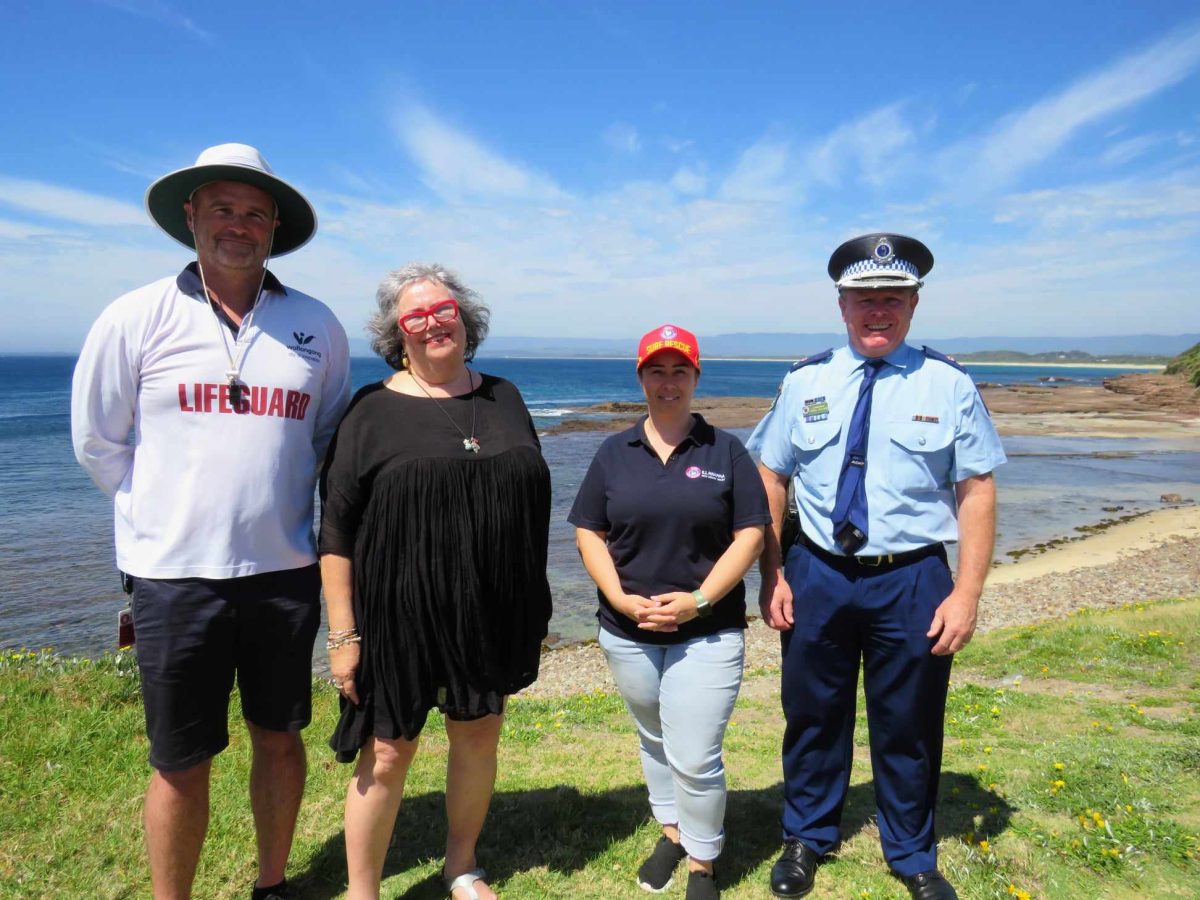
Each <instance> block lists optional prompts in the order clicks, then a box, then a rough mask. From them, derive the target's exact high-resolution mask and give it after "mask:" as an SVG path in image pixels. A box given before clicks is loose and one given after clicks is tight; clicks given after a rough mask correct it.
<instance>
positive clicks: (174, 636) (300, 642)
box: [133, 564, 321, 772]
mask: <svg viewBox="0 0 1200 900" xmlns="http://www.w3.org/2000/svg"><path fill="white" fill-rule="evenodd" d="M320 596H321V574H320V569H319V568H318V567H317V566H316V565H315V564H314V565H311V566H305V567H304V568H301V569H288V570H286V571H282V572H264V573H262V574H259V575H247V576H245V577H242V578H230V579H224V580H219V579H208V578H175V579H156V578H135V579H133V621H134V630H135V633H136V635H137V640H136V643H135V644H134V649H135V650H136V652H137V660H138V668H139V669H140V670H141V673H142V702H143V703H144V704H145V707H146V734H147V736H148V737H149V738H150V765H152V766H154V768H156V769H158V770H159V771H162V772H177V771H180V770H182V769H188V768H191V767H192V766H194V765H197V764H198V763H201V762H203V761H204V760H206V759H210V758H212V757H213V756H216V755H217V754H218V753H220V752H221V751H222V750H224V749H225V747H226V746H228V744H229V728H228V721H229V695H230V692H231V691H232V690H233V681H234V678H235V677H236V678H237V683H238V690H239V692H240V694H241V700H242V715H243V716H244V717H245V718H246V721H248V722H251V723H253V724H254V725H257V726H258V727H260V728H265V729H267V730H269V731H299V730H300V729H301V728H303V727H304V726H305V725H307V724H308V723H309V720H310V719H311V718H312V650H313V641H314V640H315V639H316V636H317V627H318V625H319V624H320V620H321V607H320V603H321V601H320Z"/></svg>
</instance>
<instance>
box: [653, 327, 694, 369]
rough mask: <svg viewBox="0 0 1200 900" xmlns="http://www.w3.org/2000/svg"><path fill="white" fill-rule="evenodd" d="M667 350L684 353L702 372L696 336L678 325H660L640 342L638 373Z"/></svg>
mask: <svg viewBox="0 0 1200 900" xmlns="http://www.w3.org/2000/svg"><path fill="white" fill-rule="evenodd" d="M666 350H675V351H677V352H679V353H682V354H683V355H684V356H686V357H687V361H688V362H690V363H691V364H692V365H693V366H695V367H696V371H697V372H699V371H700V342H699V341H697V340H696V336H695V335H694V334H692V333H691V332H690V331H688V330H687V329H686V328H680V327H679V326H678V325H660V326H659V327H658V328H655V329H653V330H651V331H647V332H646V333H645V334H644V335H642V339H641V340H640V341H638V355H637V368H638V371H639V372H640V371H641V370H642V366H644V365H645V364H646V363H648V362H649V361H650V357H652V356H657V355H658V354H659V353H662V352H664V351H666Z"/></svg>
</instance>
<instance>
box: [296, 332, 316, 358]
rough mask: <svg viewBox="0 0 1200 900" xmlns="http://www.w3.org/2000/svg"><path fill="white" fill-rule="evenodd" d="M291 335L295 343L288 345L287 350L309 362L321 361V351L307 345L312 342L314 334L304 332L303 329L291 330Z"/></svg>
mask: <svg viewBox="0 0 1200 900" xmlns="http://www.w3.org/2000/svg"><path fill="white" fill-rule="evenodd" d="M292 337H293V338H295V339H296V343H294V344H292V345H291V346H290V347H288V349H289V350H291V351H292V352H293V353H295V354H297V355H298V356H303V357H304V358H305V359H307V360H309V361H311V362H320V361H321V351H320V350H313V349H312V348H311V347H309V346H308V345H309V344H311V343H312V342H313V338H315V337H316V335H315V334H305V333H304V332H303V331H293V332H292Z"/></svg>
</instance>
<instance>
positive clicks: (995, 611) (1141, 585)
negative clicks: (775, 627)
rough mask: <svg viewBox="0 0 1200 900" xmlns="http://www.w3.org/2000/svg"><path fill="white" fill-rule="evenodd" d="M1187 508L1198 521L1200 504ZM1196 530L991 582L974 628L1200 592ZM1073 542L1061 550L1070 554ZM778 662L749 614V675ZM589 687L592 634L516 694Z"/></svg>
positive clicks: (550, 655)
mask: <svg viewBox="0 0 1200 900" xmlns="http://www.w3.org/2000/svg"><path fill="white" fill-rule="evenodd" d="M1191 511H1192V513H1193V514H1194V519H1195V521H1196V522H1197V523H1200V510H1198V509H1196V508H1192V510H1191ZM1129 524H1130V526H1136V525H1137V523H1129ZM1122 527H1124V526H1118V527H1117V528H1115V529H1113V531H1110V532H1109V534H1112V533H1113V532H1114V531H1115V532H1119V531H1120V530H1121V528H1122ZM1193 532H1197V534H1193ZM1198 535H1200V526H1198V527H1193V528H1190V529H1188V533H1187V534H1176V535H1172V536H1169V537H1165V538H1163V539H1161V540H1159V541H1158V542H1157V543H1156V544H1155V546H1152V547H1149V548H1147V549H1143V550H1140V551H1137V552H1134V553H1130V554H1127V555H1122V556H1120V557H1119V558H1114V559H1111V560H1110V561H1109V562H1106V563H1103V564H1100V565H1087V564H1085V565H1082V566H1079V567H1073V568H1066V569H1062V570H1058V569H1054V570H1051V571H1048V572H1045V573H1044V574H1038V575H1035V576H1034V577H1031V578H1021V577H1019V575H1018V577H1012V576H1010V577H1008V578H1006V579H1004V581H1003V583H998V584H993V585H989V586H988V587H987V588H986V589H985V590H984V593H983V599H982V600H981V601H980V604H979V631H980V632H985V631H990V630H993V629H996V628H1005V627H1008V626H1013V625H1028V624H1032V623H1035V622H1043V621H1048V620H1055V619H1061V618H1064V617H1065V616H1067V615H1068V614H1070V613H1072V612H1076V611H1078V610H1080V609H1085V608H1087V609H1094V610H1101V609H1114V608H1116V607H1120V606H1124V605H1125V604H1127V603H1139V602H1142V601H1146V600H1161V599H1168V598H1175V597H1194V596H1200V536H1198ZM1088 540H1093V539H1087V540H1085V541H1083V542H1081V543H1080V544H1078V545H1074V547H1075V548H1079V547H1082V546H1085V545H1086V544H1087V543H1088ZM1072 549H1073V548H1062V549H1061V550H1059V551H1058V552H1059V553H1063V554H1067V553H1070V552H1071V550H1072ZM1078 558H1079V557H1076V559H1078ZM1067 564H1068V565H1070V563H1067ZM1026 565H1030V564H1027V563H1017V564H1015V565H1013V566H1011V567H1006V568H1010V569H1012V570H1014V571H1017V570H1019V569H1020V568H1021V567H1022V566H1026ZM966 652H970V651H969V649H968V650H967V651H966ZM778 664H779V635H778V634H777V633H776V632H774V631H772V630H771V629H769V628H767V626H766V625H764V624H763V623H762V621H761V620H759V619H757V618H756V619H753V620H752V621H751V623H750V628H749V629H748V630H747V632H746V672H747V674H751V673H754V672H761V671H762V670H764V669H766V670H770V669H772V667H776V666H778ZM1017 674H1019V673H1017ZM594 690H602V691H612V690H615V687H614V685H613V681H612V677H611V676H610V674H609V671H608V665H607V663H606V662H605V661H604V654H603V653H602V652H601V650H600V647H599V646H598V645H597V644H596V642H595V641H589V642H587V643H584V644H573V645H570V646H567V647H562V648H560V649H556V650H552V651H548V652H546V653H544V654H543V655H542V664H541V671H540V674H539V676H538V680H537V682H536V683H534V684H533V685H532V686H530V687H528V688H526V689H525V690H524V691H522V692H521V693H520V695H519V696H522V697H563V696H569V695H572V694H580V693H587V692H589V691H594Z"/></svg>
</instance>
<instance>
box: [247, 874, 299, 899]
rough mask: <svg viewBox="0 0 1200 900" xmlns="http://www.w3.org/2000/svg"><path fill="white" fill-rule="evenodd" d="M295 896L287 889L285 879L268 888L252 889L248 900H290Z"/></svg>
mask: <svg viewBox="0 0 1200 900" xmlns="http://www.w3.org/2000/svg"><path fill="white" fill-rule="evenodd" d="M295 896H296V895H295V894H293V893H292V892H291V890H289V889H288V883H287V879H286V878H285V879H283V881H281V882H279V884H273V885H271V886H270V887H256V888H252V889H251V892H250V900H292V898H293V897H295Z"/></svg>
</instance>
